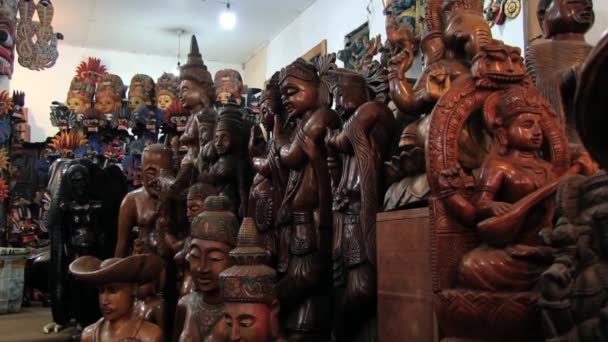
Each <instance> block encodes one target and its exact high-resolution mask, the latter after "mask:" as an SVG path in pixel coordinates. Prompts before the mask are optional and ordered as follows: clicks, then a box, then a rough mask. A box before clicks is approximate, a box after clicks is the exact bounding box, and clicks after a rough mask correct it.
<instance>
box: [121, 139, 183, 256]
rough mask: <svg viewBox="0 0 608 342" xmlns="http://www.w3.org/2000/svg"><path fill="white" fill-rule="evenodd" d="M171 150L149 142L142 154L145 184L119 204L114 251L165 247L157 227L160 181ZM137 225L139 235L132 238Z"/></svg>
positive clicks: (125, 252) (168, 167)
mask: <svg viewBox="0 0 608 342" xmlns="http://www.w3.org/2000/svg"><path fill="white" fill-rule="evenodd" d="M171 158H172V156H171V150H169V148H168V147H166V146H164V145H160V144H152V145H149V146H147V147H146V148H145V149H144V151H143V154H142V156H141V171H142V178H143V187H142V188H139V189H137V190H134V191H131V192H130V193H128V194H127V196H125V198H124V200H123V202H122V204H121V205H120V215H119V219H118V242H117V244H116V250H115V252H114V255H115V256H116V257H119V258H124V257H126V256H128V255H130V254H131V253H135V254H141V253H155V254H159V248H160V249H161V250H162V249H163V248H164V247H165V244H164V236H163V235H162V234H161V232H159V231H158V229H157V225H156V221H157V219H158V206H159V205H160V201H159V200H160V193H159V192H160V181H159V177H160V175H161V172H162V170H171V166H172V164H171ZM134 227H138V228H139V237H138V239H136V240H135V241H130V238H129V237H130V234H131V231H132V229H133V228H134Z"/></svg>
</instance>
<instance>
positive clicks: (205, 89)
mask: <svg viewBox="0 0 608 342" xmlns="http://www.w3.org/2000/svg"><path fill="white" fill-rule="evenodd" d="M214 95H215V93H214V90H213V80H212V79H211V74H210V73H209V71H207V66H206V65H205V63H204V62H203V58H202V56H201V54H200V52H199V49H198V43H197V41H196V37H195V36H192V40H191V42H190V53H189V54H188V61H187V62H186V63H185V64H184V65H182V66H181V69H180V92H179V99H180V102H181V103H182V106H183V107H184V108H185V109H187V110H189V111H190V118H189V119H188V123H187V124H186V128H185V131H184V133H183V134H182V136H181V137H180V139H179V140H180V144H181V145H184V146H186V147H187V148H188V152H187V153H186V156H185V157H184V158H183V159H182V163H181V166H180V169H179V173H178V175H177V178H176V179H175V181H174V183H173V185H172V186H171V190H170V191H171V193H172V194H174V195H179V194H180V193H181V192H182V191H184V190H185V189H186V188H188V186H190V185H191V184H192V183H194V182H193V179H195V178H194V177H193V176H194V175H195V168H196V167H197V165H198V162H197V160H198V158H199V151H200V146H201V145H204V144H203V141H202V140H203V139H201V138H202V137H201V135H200V133H199V129H200V128H199V117H201V119H202V117H205V118H213V117H214V116H215V112H214V111H213V109H212V103H213V98H214ZM207 121H208V120H207ZM204 138H208V139H211V138H212V134H211V137H209V136H207V137H204Z"/></svg>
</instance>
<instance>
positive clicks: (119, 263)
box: [70, 254, 163, 342]
mask: <svg viewBox="0 0 608 342" xmlns="http://www.w3.org/2000/svg"><path fill="white" fill-rule="evenodd" d="M162 268H163V262H162V259H161V258H160V257H159V256H158V255H154V254H143V255H133V256H130V257H127V258H124V259H121V258H111V259H107V260H103V261H102V260H100V259H98V258H96V257H93V256H83V257H80V258H78V259H76V260H75V261H74V262H72V263H71V264H70V272H71V273H72V274H73V275H74V277H75V278H76V279H78V280H79V281H82V282H86V283H90V284H95V285H97V286H98V288H99V307H100V309H101V312H102V314H103V318H101V319H100V320H99V321H97V322H96V323H94V324H91V325H89V326H88V327H86V328H85V329H84V331H83V333H82V337H81V341H83V342H88V341H95V342H97V341H99V342H103V341H119V342H120V341H141V342H148V341H150V342H157V341H162V331H161V330H160V328H159V327H158V326H156V325H154V324H152V323H149V322H146V321H145V320H144V319H143V318H140V317H136V316H135V315H133V302H134V299H135V294H136V291H137V288H138V286H139V285H140V284H143V283H146V282H150V281H152V280H154V279H157V278H158V276H159V274H160V272H161V271H162Z"/></svg>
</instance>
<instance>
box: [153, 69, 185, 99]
mask: <svg viewBox="0 0 608 342" xmlns="http://www.w3.org/2000/svg"><path fill="white" fill-rule="evenodd" d="M178 94H179V77H177V76H175V75H173V74H171V73H167V72H165V73H163V74H162V76H161V77H160V78H159V79H158V80H157V81H156V96H162V95H167V96H170V97H171V98H172V99H176V98H177V96H178Z"/></svg>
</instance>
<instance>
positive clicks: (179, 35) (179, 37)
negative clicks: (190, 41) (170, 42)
mask: <svg viewBox="0 0 608 342" xmlns="http://www.w3.org/2000/svg"><path fill="white" fill-rule="evenodd" d="M182 34H184V30H182V29H179V30H177V66H176V67H175V70H173V74H175V75H178V76H179V69H180V65H181V63H180V57H181V50H182Z"/></svg>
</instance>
